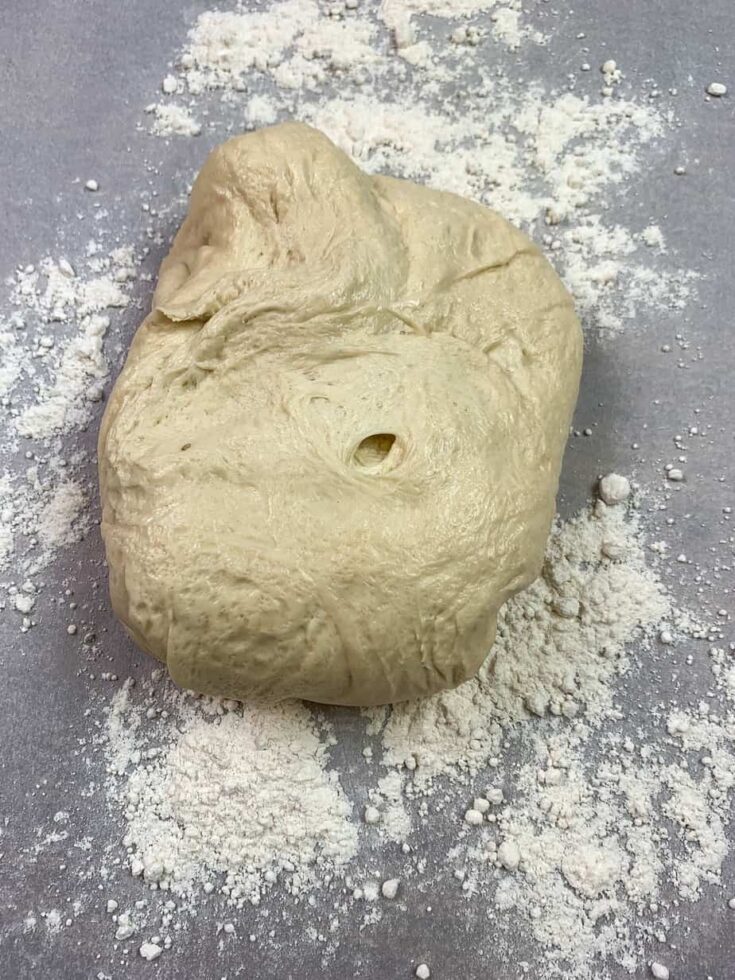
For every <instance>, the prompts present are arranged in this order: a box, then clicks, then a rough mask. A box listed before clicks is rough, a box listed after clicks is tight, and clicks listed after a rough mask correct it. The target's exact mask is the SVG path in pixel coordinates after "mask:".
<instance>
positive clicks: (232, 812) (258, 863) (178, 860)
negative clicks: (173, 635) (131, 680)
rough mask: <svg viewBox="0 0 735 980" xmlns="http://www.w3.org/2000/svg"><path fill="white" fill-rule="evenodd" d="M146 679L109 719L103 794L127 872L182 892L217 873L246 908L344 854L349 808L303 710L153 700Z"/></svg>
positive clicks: (351, 836) (305, 881)
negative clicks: (121, 816) (120, 830)
mask: <svg viewBox="0 0 735 980" xmlns="http://www.w3.org/2000/svg"><path fill="white" fill-rule="evenodd" d="M159 674H160V672H159ZM157 679H158V675H156V678H154V681H153V682H151V684H150V685H149V686H148V691H147V692H146V698H145V700H144V701H143V703H142V704H139V703H137V702H136V701H135V700H133V699H132V698H131V695H130V686H129V685H125V686H124V687H123V688H122V690H121V691H120V693H119V694H117V695H116V696H115V698H114V699H113V702H112V705H111V707H110V712H109V718H108V733H109V736H110V737H109V742H108V758H109V763H110V772H111V779H110V795H111V798H112V799H114V800H116V801H118V802H119V803H120V805H121V806H122V807H123V809H124V812H125V816H126V819H127V821H128V830H127V833H126V836H125V840H124V843H125V845H126V846H127V847H128V848H129V850H130V853H131V859H130V868H131V871H132V873H133V874H134V875H141V876H142V877H143V879H144V880H145V881H146V882H148V883H157V884H159V885H160V886H161V887H164V888H165V889H166V890H170V891H172V892H173V893H175V894H191V893H192V891H193V889H194V886H195V885H197V886H199V887H202V886H203V887H204V888H207V887H209V889H211V888H212V887H213V886H212V885H211V883H210V884H209V886H208V885H207V883H208V882H210V881H211V879H213V878H214V877H215V876H216V875H217V873H218V872H220V873H222V874H223V875H224V876H225V877H224V883H222V882H220V886H219V887H221V888H222V889H223V890H224V893H225V894H226V895H228V896H229V898H230V899H231V900H232V901H233V902H235V903H237V904H242V903H243V902H245V901H250V902H253V903H257V902H258V901H259V899H260V893H261V889H263V888H265V887H268V886H270V885H273V884H274V883H276V882H277V881H278V880H279V878H281V879H284V880H285V883H286V887H287V890H288V891H289V892H290V893H291V894H298V893H299V891H300V890H302V889H303V888H306V887H308V886H310V885H312V884H313V883H314V881H315V880H316V876H317V874H318V875H321V876H323V875H324V873H325V869H327V870H334V869H335V868H341V867H342V866H344V865H345V864H346V863H347V862H348V861H349V860H350V859H352V858H353V857H354V856H355V854H356V852H357V829H356V826H355V823H354V821H352V820H351V819H350V817H351V812H352V808H351V806H350V804H349V803H348V801H347V799H346V797H345V795H344V793H343V791H342V789H341V787H340V784H339V781H338V778H337V773H336V772H334V771H330V770H329V769H328V766H327V762H328V749H327V746H328V743H329V733H328V729H326V726H324V725H322V724H320V723H319V722H318V720H317V719H315V718H314V716H313V715H312V713H311V712H310V711H309V709H308V708H306V707H305V706H303V705H302V704H300V703H288V702H287V703H284V704H282V705H278V706H275V707H271V708H265V707H252V706H241V705H238V704H236V703H234V702H218V701H212V700H209V699H201V698H196V697H195V696H194V695H188V694H186V693H179V692H176V691H174V690H173V689H172V687H171V686H170V685H167V686H165V687H164V689H163V692H161V690H160V685H156V680H157ZM162 704H163V705H166V707H165V709H164V708H162ZM162 710H164V711H165V716H164V719H163V721H161V720H160V713H161V711H162ZM169 715H173V717H174V718H175V728H174V729H173V731H172V725H171V721H170V720H169V718H168V717H167V716H169ZM156 719H158V723H156ZM172 734H175V738H174V740H173V741H170V740H171V736H172ZM159 742H161V743H162V744H157V743H159ZM121 775H122V776H123V777H124V778H123V779H122V780H120V779H119V778H117V777H119V776H121Z"/></svg>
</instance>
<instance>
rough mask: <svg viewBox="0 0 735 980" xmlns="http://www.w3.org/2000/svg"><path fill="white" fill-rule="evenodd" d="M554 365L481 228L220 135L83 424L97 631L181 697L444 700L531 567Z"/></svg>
mask: <svg viewBox="0 0 735 980" xmlns="http://www.w3.org/2000/svg"><path fill="white" fill-rule="evenodd" d="M581 351H582V341H581V334H580V329H579V324H578V322H577V319H576V317H575V314H574V310H573V307H572V302H571V299H570V297H569V295H568V294H567V292H566V290H565V289H564V287H563V286H562V284H561V282H560V280H559V278H558V277H557V275H556V274H555V272H554V271H553V269H552V268H551V266H550V265H549V263H548V262H547V261H546V260H545V259H544V257H543V256H542V255H541V253H540V252H539V250H538V249H537V248H536V247H535V246H534V245H533V244H532V243H531V242H530V241H529V240H528V239H527V238H526V237H525V236H524V235H523V234H521V233H520V232H519V231H517V230H516V229H515V228H513V227H512V226H511V225H510V224H509V223H508V222H507V221H505V220H504V219H503V218H502V217H500V216H499V215H498V214H495V213H494V212H493V211H490V210H488V209H486V208H484V207H482V206H480V205H478V204H475V203H472V202H470V201H467V200H464V199H463V198H460V197H457V196H455V195H453V194H446V193H441V192H438V191H434V190H429V189H427V188H426V187H421V186H418V185H416V184H413V183H410V182H408V181H404V180H396V179H393V178H390V177H382V176H378V177H375V176H370V175H368V174H365V173H363V172H362V171H361V170H360V169H359V168H358V167H357V166H355V164H354V163H353V162H352V161H351V160H350V159H349V158H348V157H347V156H346V155H345V154H344V153H342V152H341V151H340V150H339V149H337V148H336V147H335V146H334V145H333V144H332V143H331V142H330V141H329V140H328V139H327V138H326V137H325V136H324V135H322V134H321V133H319V132H317V131H316V130H314V129H311V128H309V127H307V126H304V125H301V124H296V123H288V124H285V125H280V126H274V127H272V128H269V129H264V130H261V131H259V132H257V133H254V134H249V135H246V136H240V137H237V138H236V139H232V140H230V141H229V142H227V143H225V144H224V145H223V146H220V147H218V148H217V149H216V150H214V152H213V153H212V154H211V155H210V157H209V159H208V160H207V162H206V163H205V165H204V167H203V169H202V171H201V173H200V175H199V177H198V179H197V181H196V183H195V185H194V189H193V192H192V195H191V204H190V208H189V214H188V216H187V218H186V220H185V221H184V224H183V226H182V228H181V230H180V231H179V232H178V234H177V236H176V239H175V241H174V244H173V247H172V249H171V252H170V254H169V256H168V257H167V258H166V259H165V261H164V262H163V264H162V266H161V272H160V278H159V282H158V287H157V289H156V293H155V297H154V301H153V310H152V312H151V313H150V314H149V316H148V317H146V319H145V320H144V322H143V324H142V325H141V327H140V329H139V330H138V332H137V334H136V336H135V339H134V340H133V343H132V346H131V348H130V352H129V354H128V358H127V362H126V364H125V367H124V369H123V371H122V373H121V375H120V377H119V378H118V381H117V384H116V385H115V389H114V391H113V393H112V396H111V399H110V402H109V404H108V407H107V411H106V413H105V416H104V420H103V423H102V429H101V432H100V438H99V466H100V483H101V492H102V501H103V521H102V533H103V536H104V540H105V545H106V550H107V557H108V561H109V569H110V589H111V595H112V602H113V605H114V608H115V611H116V613H117V615H118V616H119V617H120V619H121V620H122V621H123V623H124V624H125V625H126V626H127V628H128V629H129V631H130V632H131V633H132V635H133V637H134V638H135V640H136V641H137V643H138V644H139V645H140V646H141V647H142V648H143V649H144V650H147V651H148V652H149V653H151V654H153V655H154V656H155V657H157V658H159V660H162V661H165V662H166V664H167V665H168V669H169V671H170V673H171V676H172V677H173V679H174V680H175V681H176V682H178V683H179V684H181V685H182V686H184V687H188V688H192V689H194V690H196V691H200V692H203V693H208V694H215V695H222V696H228V697H234V698H242V699H246V698H253V699H263V700H277V699H281V698H286V697H298V698H305V699H308V700H312V701H321V702H330V703H336V704H355V705H370V704H381V703H386V702H391V701H399V700H403V699H407V698H413V697H417V696H421V695H428V694H431V693H433V692H436V691H440V690H442V689H444V688H450V687H453V686H455V685H457V684H460V683H461V682H462V681H464V680H466V679H467V678H469V677H471V676H472V675H473V674H474V672H475V671H476V670H477V669H478V667H479V666H480V664H481V663H482V662H483V660H484V659H485V657H486V656H487V655H488V653H489V651H490V650H491V647H492V643H493V639H494V635H495V624H496V617H497V612H498V609H499V608H500V607H501V606H502V604H503V603H504V602H505V601H506V600H507V599H508V598H509V597H510V596H512V595H513V594H514V593H515V592H518V591H519V590H520V589H522V588H524V587H525V586H527V585H528V584H529V583H530V582H531V581H532V580H533V579H534V578H535V577H536V575H537V574H538V572H539V569H540V566H541V562H542V558H543V552H544V545H545V542H546V537H547V534H548V531H549V526H550V523H551V520H552V517H553V512H554V498H555V493H556V489H557V482H558V475H559V468H560V464H561V457H562V452H563V448H564V444H565V441H566V435H567V430H568V426H569V423H570V417H571V413H572V409H573V406H574V402H575V399H576V395H577V388H578V383H579V374H580V367H581Z"/></svg>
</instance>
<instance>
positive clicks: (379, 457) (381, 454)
mask: <svg viewBox="0 0 735 980" xmlns="http://www.w3.org/2000/svg"><path fill="white" fill-rule="evenodd" d="M395 441H396V437H395V436H394V435H393V433H392V432H376V433H375V434H374V435H372V436H366V437H365V438H364V439H363V440H362V442H361V443H360V445H359V446H358V447H357V449H356V450H355V455H354V461H355V463H356V464H357V465H358V466H362V467H363V468H365V469H373V468H374V467H376V466H380V464H381V463H383V462H384V461H385V460H386V459H387V458H388V455H389V453H390V451H391V449H392V448H393V445H394V443H395Z"/></svg>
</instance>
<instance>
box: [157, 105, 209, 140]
mask: <svg viewBox="0 0 735 980" xmlns="http://www.w3.org/2000/svg"><path fill="white" fill-rule="evenodd" d="M146 111H147V112H150V113H151V114H152V115H153V126H152V127H151V132H153V133H154V134H155V135H156V136H198V135H199V134H200V133H201V131H202V124H201V123H200V122H198V121H197V120H196V119H195V118H194V117H193V116H192V114H191V113H190V112H189V110H188V109H187V108H186V107H185V106H180V105H171V104H158V105H152V106H149V107H148V109H147V110H146Z"/></svg>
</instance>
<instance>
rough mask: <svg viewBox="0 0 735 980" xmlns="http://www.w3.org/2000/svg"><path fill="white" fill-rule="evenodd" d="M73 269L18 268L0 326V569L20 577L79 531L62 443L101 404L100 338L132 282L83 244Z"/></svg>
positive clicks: (118, 265) (124, 253)
mask: <svg viewBox="0 0 735 980" xmlns="http://www.w3.org/2000/svg"><path fill="white" fill-rule="evenodd" d="M78 265H79V271H78V270H77V269H75V267H74V266H73V265H72V263H71V262H70V261H69V260H68V259H67V258H65V257H63V256H62V257H60V258H58V259H52V258H49V257H47V258H45V259H43V260H42V261H41V262H39V263H38V265H37V266H26V267H24V268H21V269H18V270H17V271H16V273H15V275H14V276H13V277H12V278H11V279H10V280H9V281H8V283H7V284H6V285H7V286H8V310H9V312H8V313H6V314H4V315H3V317H2V318H0V339H3V340H4V341H5V343H4V345H3V352H2V358H3V360H2V366H1V367H0V391H1V392H2V403H1V405H0V415H1V416H2V420H3V425H4V438H5V442H4V445H3V447H2V449H1V450H0V456H1V457H2V463H3V469H4V473H3V476H2V478H1V479H0V567H2V566H3V564H5V565H7V564H8V562H9V561H10V559H11V558H12V557H13V556H14V555H16V556H17V557H18V561H19V568H20V569H21V570H22V571H24V572H25V573H26V574H28V573H31V574H33V573H35V572H37V571H38V570H40V569H41V568H43V567H45V566H46V565H47V564H48V563H49V562H51V561H52V560H53V559H54V557H55V556H56V554H57V552H58V549H59V548H61V547H65V546H67V545H69V544H71V543H73V542H74V541H77V540H79V538H80V537H81V535H82V534H83V533H84V531H85V530H86V528H87V527H88V526H89V518H88V515H87V514H85V513H84V510H85V506H86V504H87V501H88V499H89V497H88V494H87V492H86V488H84V487H82V485H81V483H80V481H79V479H77V478H76V476H75V471H76V470H78V468H79V466H80V465H81V463H82V462H83V459H82V456H81V455H79V454H73V455H71V456H69V457H68V458H67V455H66V452H65V442H64V438H65V437H67V436H68V435H69V434H70V433H72V432H75V431H78V430H80V429H82V428H84V427H85V426H86V425H88V424H89V422H90V420H91V419H92V417H93V415H94V413H95V411H96V407H97V405H98V403H99V402H100V401H101V399H102V397H103V394H104V385H105V381H106V379H107V376H108V372H109V365H108V360H107V356H106V354H105V350H104V344H105V338H106V336H107V332H108V330H109V328H110V324H111V322H112V321H111V317H112V316H113V315H114V313H115V311H119V310H122V309H124V308H125V307H126V306H127V305H128V302H129V292H130V284H131V283H132V282H133V281H134V279H135V277H136V275H137V272H136V259H135V256H134V254H133V252H132V250H131V249H130V248H126V247H116V248H113V249H111V250H110V252H109V253H108V254H106V255H104V254H100V250H99V247H98V246H97V245H96V243H94V242H92V243H90V245H89V246H88V250H87V255H86V256H84V257H82V259H81V260H80V262H79V263H78ZM29 446H35V447H36V448H35V449H30V448H28V447H29ZM39 448H40V452H39ZM19 550H20V551H22V557H21V556H20V555H17V552H18V551H19Z"/></svg>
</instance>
